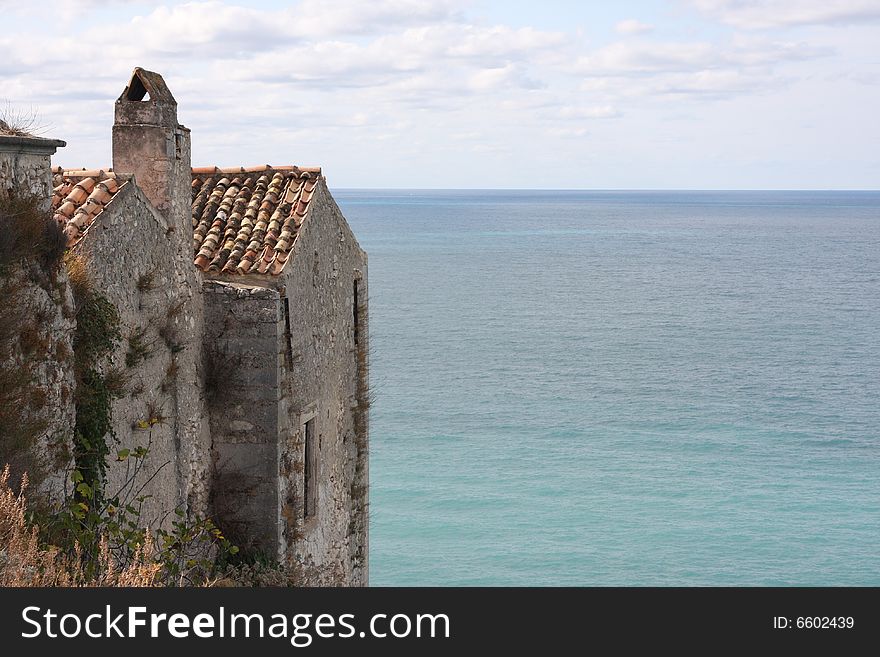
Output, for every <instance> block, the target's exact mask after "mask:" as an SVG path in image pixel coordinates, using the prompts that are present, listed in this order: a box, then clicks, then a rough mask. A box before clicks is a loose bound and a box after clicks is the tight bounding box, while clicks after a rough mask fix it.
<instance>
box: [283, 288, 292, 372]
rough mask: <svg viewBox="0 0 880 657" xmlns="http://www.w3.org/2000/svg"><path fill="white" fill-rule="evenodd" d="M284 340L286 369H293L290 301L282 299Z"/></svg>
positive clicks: (285, 298)
mask: <svg viewBox="0 0 880 657" xmlns="http://www.w3.org/2000/svg"><path fill="white" fill-rule="evenodd" d="M284 339H285V342H286V344H287V350H286V351H287V368H288V369H292V368H293V333H292V332H291V330H290V300H289V299H288V298H287V297H284Z"/></svg>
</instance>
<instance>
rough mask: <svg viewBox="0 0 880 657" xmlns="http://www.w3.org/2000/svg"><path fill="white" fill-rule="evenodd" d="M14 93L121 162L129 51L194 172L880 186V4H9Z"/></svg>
mask: <svg viewBox="0 0 880 657" xmlns="http://www.w3.org/2000/svg"><path fill="white" fill-rule="evenodd" d="M0 24H2V27H0V107H2V106H6V107H7V111H10V110H11V111H13V112H24V113H28V112H35V113H36V114H37V116H38V122H39V123H40V124H42V125H44V126H46V129H45V131H44V133H43V134H44V135H45V136H51V137H58V138H61V139H64V140H66V141H67V142H68V146H67V147H66V148H64V149H62V150H61V151H59V154H58V155H56V157H55V163H56V164H62V165H64V166H69V167H73V166H87V167H93V166H107V165H109V163H110V127H111V125H112V122H113V102H114V100H115V99H116V98H117V97H118V96H119V94H120V92H121V91H122V89H123V88H124V86H125V84H126V83H127V81H128V77H129V75H130V72H131V69H132V68H133V67H134V66H143V67H144V68H148V69H152V70H155V71H158V72H160V73H162V74H163V75H164V77H165V79H166V81H167V82H168V84H169V86H170V88H171V90H172V92H173V93H174V95H175V97H176V98H177V101H178V104H179V117H180V120H181V122H182V123H184V124H185V125H186V126H187V127H189V128H191V129H192V131H193V163H194V165H197V166H203V165H212V164H216V165H219V166H231V165H239V164H241V165H253V164H263V163H269V164H288V163H289V164H300V165H320V166H323V167H324V172H325V174H326V175H327V177H328V180H329V182H330V184H331V185H332V186H335V187H384V188H388V187H397V188H399V187H404V188H406V187H415V188H555V189H592V188H600V189H601V188H605V189H607V188H641V189H645V188H678V189H700V188H705V189H766V188H778V189H808V188H813V189H838V188H840V189H876V188H877V187H878V180H880V121H878V119H877V115H878V109H880V46H878V45H877V44H878V43H880V0H642V1H635V0H633V1H628V2H627V1H621V2H599V1H598V0H596V1H589V2H588V1H580V2H577V1H571V2H563V1H557V0H540V1H535V0H529V1H525V0H504V1H500V0H471V1H467V0H430V1H429V0H425V1H418V0H299V1H294V0H267V1H265V2H246V1H245V0H224V1H219V0H212V1H209V2H153V1H150V0H64V1H63V2H54V1H51V0H37V1H36V2H29V3H27V2H21V0H14V1H10V0H0Z"/></svg>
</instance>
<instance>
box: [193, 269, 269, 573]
mask: <svg viewBox="0 0 880 657" xmlns="http://www.w3.org/2000/svg"><path fill="white" fill-rule="evenodd" d="M203 289H204V298H205V344H206V348H207V355H206V356H207V358H206V362H207V369H208V376H207V381H206V388H207V393H208V400H209V410H210V421H211V436H212V440H213V461H214V485H213V492H214V495H213V510H214V514H215V516H216V520H217V523H218V524H219V525H220V526H221V527H223V529H224V531H225V532H226V535H227V536H228V537H229V538H230V539H231V540H232V541H233V542H234V543H236V544H237V545H239V546H241V547H242V548H245V549H246V550H248V551H251V552H258V553H262V554H263V555H265V556H267V557H269V558H271V559H273V560H274V559H277V558H278V556H279V553H278V525H279V518H278V421H279V413H278V405H279V401H280V388H279V368H278V361H279V350H280V348H281V347H280V343H279V338H280V332H279V326H280V324H281V320H282V317H281V303H280V296H279V294H278V292H277V291H275V290H272V289H268V288H264V287H250V286H246V285H238V284H234V283H224V282H219V281H206V282H205V284H204V287H203Z"/></svg>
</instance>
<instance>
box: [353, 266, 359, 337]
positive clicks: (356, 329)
mask: <svg viewBox="0 0 880 657" xmlns="http://www.w3.org/2000/svg"><path fill="white" fill-rule="evenodd" d="M353 297H354V298H353V301H352V313H353V316H352V322H353V325H354V343H355V344H358V342H359V341H360V337H361V336H360V328H361V327H360V324H361V300H360V297H359V296H358V279H354V295H353Z"/></svg>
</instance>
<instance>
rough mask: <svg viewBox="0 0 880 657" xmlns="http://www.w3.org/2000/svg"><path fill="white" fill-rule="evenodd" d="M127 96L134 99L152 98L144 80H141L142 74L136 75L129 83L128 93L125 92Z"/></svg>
mask: <svg viewBox="0 0 880 657" xmlns="http://www.w3.org/2000/svg"><path fill="white" fill-rule="evenodd" d="M125 97H126V98H127V99H128V100H133V101H140V100H150V94H149V92H148V91H147V88H146V87H145V86H144V81H143V80H141V76H139V75H135V76H134V77H133V78H132V79H131V82H130V83H129V85H128V93H127V94H125Z"/></svg>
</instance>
